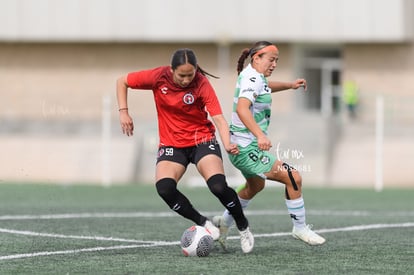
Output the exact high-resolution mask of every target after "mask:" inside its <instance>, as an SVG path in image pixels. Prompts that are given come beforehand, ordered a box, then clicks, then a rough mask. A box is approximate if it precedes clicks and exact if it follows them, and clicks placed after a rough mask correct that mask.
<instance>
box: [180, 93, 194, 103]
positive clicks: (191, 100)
mask: <svg viewBox="0 0 414 275" xmlns="http://www.w3.org/2000/svg"><path fill="white" fill-rule="evenodd" d="M183 102H184V103H185V104H187V105H189V104H193V103H194V96H193V95H192V94H191V93H186V94H185V95H184V96H183Z"/></svg>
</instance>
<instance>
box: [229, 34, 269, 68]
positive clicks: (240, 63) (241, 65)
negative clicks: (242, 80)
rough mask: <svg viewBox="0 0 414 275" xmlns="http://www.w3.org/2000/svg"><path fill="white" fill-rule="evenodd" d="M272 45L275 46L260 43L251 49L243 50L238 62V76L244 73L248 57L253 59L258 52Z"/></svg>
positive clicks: (263, 42)
mask: <svg viewBox="0 0 414 275" xmlns="http://www.w3.org/2000/svg"><path fill="white" fill-rule="evenodd" d="M270 45H273V44H272V43H270V42H268V41H258V42H256V43H254V44H253V46H252V47H251V48H245V49H243V50H242V53H241V55H240V57H239V60H238V61H237V74H238V75H239V74H240V73H241V71H243V68H244V62H245V61H246V59H247V57H248V56H250V58H252V57H253V55H255V54H256V53H257V52H258V51H260V50H261V49H263V48H265V47H267V46H270Z"/></svg>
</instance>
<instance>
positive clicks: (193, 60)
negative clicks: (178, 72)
mask: <svg viewBox="0 0 414 275" xmlns="http://www.w3.org/2000/svg"><path fill="white" fill-rule="evenodd" d="M184 64H191V65H193V66H194V68H196V70H197V71H199V72H200V73H201V74H202V75H205V76H207V75H208V76H211V77H214V78H218V77H217V76H215V75H212V74H210V73H208V72H206V71H204V70H203V69H202V68H201V67H200V66H199V65H198V64H197V57H196V56H195V54H194V51H193V50H191V49H188V48H184V49H179V50H176V51H175V52H174V54H173V56H172V58H171V68H172V69H173V70H175V69H177V67H178V66H180V65H184Z"/></svg>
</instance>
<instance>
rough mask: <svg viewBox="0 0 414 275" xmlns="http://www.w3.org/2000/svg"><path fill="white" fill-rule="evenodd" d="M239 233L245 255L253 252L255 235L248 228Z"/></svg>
mask: <svg viewBox="0 0 414 275" xmlns="http://www.w3.org/2000/svg"><path fill="white" fill-rule="evenodd" d="M239 232H240V244H241V248H242V250H243V253H249V252H251V251H252V250H253V246H254V237H253V234H252V233H251V232H250V230H249V228H248V227H247V228H246V229H245V230H243V231H239Z"/></svg>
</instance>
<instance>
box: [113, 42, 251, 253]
mask: <svg viewBox="0 0 414 275" xmlns="http://www.w3.org/2000/svg"><path fill="white" fill-rule="evenodd" d="M206 76H212V77H214V76H213V75H210V74H209V73H207V72H206V71H204V70H203V69H201V68H200V66H199V65H198V63H197V59H196V56H195V54H194V52H193V51H192V50H190V49H179V50H177V51H176V52H175V53H174V54H173V56H172V60H171V65H170V66H161V67H157V68H153V69H149V70H143V71H139V72H131V73H129V74H127V75H126V76H122V77H120V78H119V79H118V80H117V100H118V107H119V119H120V123H121V127H122V131H123V133H124V134H126V135H127V136H132V135H133V131H134V123H133V120H132V118H131V116H130V114H129V112H128V103H127V93H128V88H132V89H141V90H152V92H153V95H154V101H155V105H156V109H157V116H158V133H159V148H158V155H157V164H156V178H155V180H156V183H155V187H156V189H157V192H158V194H159V196H160V197H161V198H162V199H163V200H164V201H165V202H166V203H167V205H168V206H169V207H170V208H171V209H172V210H173V211H175V212H177V213H178V214H179V215H181V216H183V217H184V218H187V219H189V220H191V221H193V222H194V223H195V224H197V225H200V226H204V227H205V228H206V229H208V230H209V231H210V233H211V235H212V237H213V239H214V240H217V239H218V238H219V234H220V231H219V229H218V228H217V227H216V226H214V225H213V224H212V222H211V221H210V220H209V219H207V217H205V216H203V215H201V214H200V213H199V212H198V211H197V210H196V209H194V207H193V205H192V204H191V202H190V201H189V200H188V198H187V197H186V196H185V195H184V194H183V193H181V192H180V191H179V190H178V189H177V183H178V181H179V180H180V179H181V177H182V176H183V175H184V172H185V171H186V169H187V166H188V164H189V163H193V164H195V165H196V167H197V170H198V171H199V173H200V174H201V176H202V177H203V178H204V180H205V181H206V183H207V186H208V188H209V189H210V191H211V192H212V193H213V194H214V195H215V196H216V197H217V198H218V199H219V200H220V202H221V203H222V204H223V206H224V207H225V208H226V209H227V211H229V213H230V214H231V215H232V217H234V219H235V221H236V225H237V228H238V229H239V232H240V241H241V247H242V250H243V252H244V253H249V252H251V251H252V249H253V246H254V237H253V234H252V233H251V232H250V230H249V223H248V220H247V219H246V217H245V215H244V213H243V210H242V207H241V205H240V201H239V199H238V197H237V194H236V192H235V191H234V190H233V189H232V188H230V187H229V186H228V184H227V182H226V177H225V175H224V168H223V160H222V155H221V151H220V146H219V144H218V142H217V140H216V136H215V127H217V129H218V132H219V134H220V137H221V140H222V142H223V146H224V148H225V150H226V152H228V153H229V154H230V155H233V154H238V152H239V151H238V148H237V145H236V144H231V143H230V132H229V128H228V124H227V122H226V120H225V118H224V116H223V114H222V110H221V106H220V103H219V101H218V99H217V96H216V93H215V91H214V89H213V87H212V86H211V84H210V82H209V81H208V79H207V77H206ZM207 112H208V113H207ZM208 114H209V115H210V117H211V119H212V120H213V122H214V125H215V126H214V125H213V123H212V122H211V121H210V120H209V119H208Z"/></svg>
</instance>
